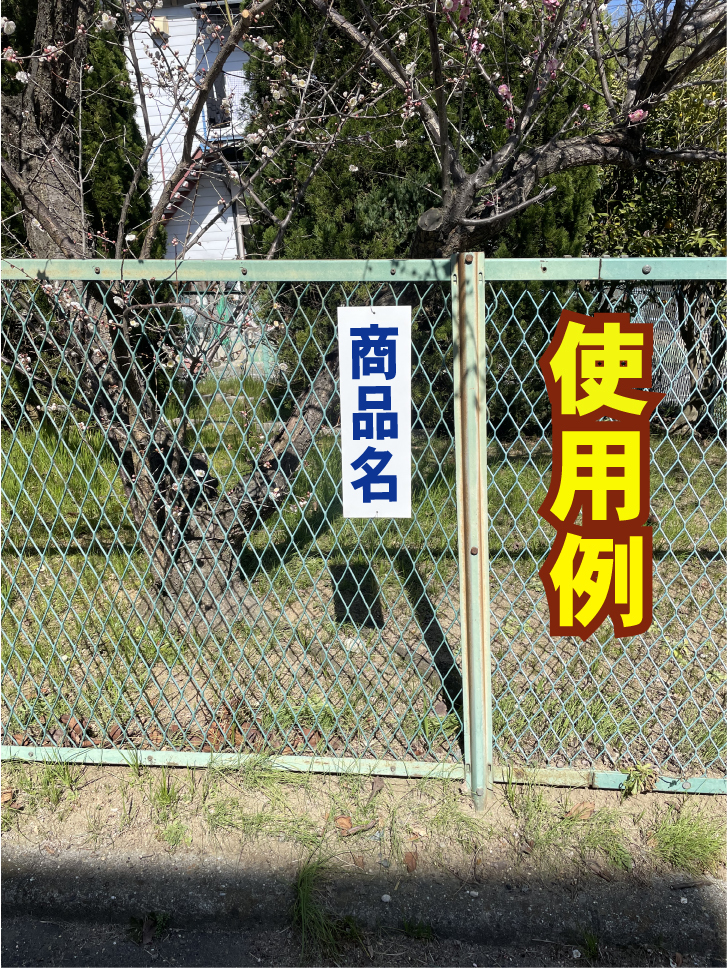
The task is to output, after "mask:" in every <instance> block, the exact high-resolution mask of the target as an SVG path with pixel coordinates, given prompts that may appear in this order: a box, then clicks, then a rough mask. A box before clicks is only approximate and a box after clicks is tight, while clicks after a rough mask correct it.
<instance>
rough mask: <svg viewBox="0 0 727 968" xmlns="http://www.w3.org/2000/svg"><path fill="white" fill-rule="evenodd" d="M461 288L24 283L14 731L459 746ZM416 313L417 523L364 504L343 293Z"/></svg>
mask: <svg viewBox="0 0 727 968" xmlns="http://www.w3.org/2000/svg"><path fill="white" fill-rule="evenodd" d="M449 299H450V296H449V286H448V285H447V286H444V287H443V286H442V284H441V283H438V282H437V283H432V284H426V283H422V284H420V285H417V286H413V285H412V286H407V285H397V286H394V285H391V284H385V285H380V284H375V285H368V284H353V283H352V284H338V283H334V284H330V285H327V284H310V283H301V284H295V283H286V282H283V283H270V284H268V283H249V284H244V285H243V284H242V283H240V284H227V285H224V284H218V283H214V282H204V283H202V282H197V283H185V284H179V285H175V284H168V283H164V284H157V283H152V282H145V281H139V282H135V283H129V284H126V285H121V284H117V285H112V286H106V287H101V286H97V285H95V284H89V283H75V284H74V283H72V282H68V283H58V284H53V283H48V284H38V283H29V282H14V283H10V282H8V283H7V284H6V286H5V288H4V290H3V322H4V327H3V369H4V377H5V379H4V388H3V397H2V413H3V431H2V433H3V454H4V468H3V523H4V530H3V545H2V553H3V562H4V571H3V574H4V577H3V586H2V587H3V631H4V636H3V639H4V646H3V649H4V651H3V684H4V688H3V730H4V740H3V742H4V743H10V744H30V745H47V744H51V745H63V746H68V745H76V746H81V747H93V746H99V747H104V746H113V747H117V748H134V749H176V750H202V751H221V752H232V751H241V752H260V753H277V754H282V755H291V754H295V755H299V756H300V755H303V756H305V755H312V754H313V753H317V754H322V755H325V754H328V755H336V756H339V757H341V756H346V757H356V758H365V757H373V758H394V759H415V760H422V761H425V762H426V761H432V762H444V761H452V762H457V761H458V760H460V759H461V756H462V752H461V743H462V736H461V734H462V684H461V671H460V656H459V638H460V636H459V619H458V613H457V609H458V606H457V590H456V577H457V528H456V505H455V497H454V495H455V479H454V440H453V430H452V427H453V382H452V345H451V344H452V340H451V333H452V330H451V311H450V307H449ZM372 301H376V302H377V303H389V304H391V303H394V302H397V301H403V302H404V303H405V304H406V305H412V306H413V312H412V318H413V341H414V347H413V350H414V352H413V395H412V396H413V407H414V415H413V502H414V510H413V515H412V518H411V520H404V519H401V520H397V519H394V520H369V521H364V520H356V521H355V520H345V519H343V517H342V509H341V502H340V493H339V492H340V470H341V453H340V428H339V427H338V426H337V422H338V412H339V405H338V400H337V345H336V342H335V319H336V309H337V307H338V306H340V305H344V304H350V305H363V304H370V303H371V302H372Z"/></svg>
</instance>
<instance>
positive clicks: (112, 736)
mask: <svg viewBox="0 0 727 968" xmlns="http://www.w3.org/2000/svg"><path fill="white" fill-rule="evenodd" d="M106 735H107V736H108V738H109V740H110V741H111V742H112V743H118V742H119V741H120V740H122V739H123V738H124V731H123V729H122V728H121V726H119V724H118V723H112V724H111V726H109V728H108V730H107V731H106Z"/></svg>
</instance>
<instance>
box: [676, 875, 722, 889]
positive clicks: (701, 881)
mask: <svg viewBox="0 0 727 968" xmlns="http://www.w3.org/2000/svg"><path fill="white" fill-rule="evenodd" d="M712 883H713V882H712V881H710V880H709V878H708V877H700V878H698V879H697V880H694V881H679V883H678V884H670V885H669V887H670V888H671V889H672V891H688V890H689V888H690V887H708V886H709V885H710V884H712Z"/></svg>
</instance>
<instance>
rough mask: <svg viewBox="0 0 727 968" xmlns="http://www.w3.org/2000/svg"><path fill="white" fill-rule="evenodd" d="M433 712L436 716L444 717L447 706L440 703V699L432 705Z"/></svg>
mask: <svg viewBox="0 0 727 968" xmlns="http://www.w3.org/2000/svg"><path fill="white" fill-rule="evenodd" d="M434 712H435V713H436V714H437V716H446V715H447V704H446V703H445V702H442V700H441V699H440V700H439V702H435V703H434Z"/></svg>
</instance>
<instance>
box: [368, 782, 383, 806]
mask: <svg viewBox="0 0 727 968" xmlns="http://www.w3.org/2000/svg"><path fill="white" fill-rule="evenodd" d="M383 789H384V778H383V777H381V776H375V777H374V778H373V780H372V781H371V793H370V794H369V798H368V800H367V801H366V802H367V803H371V801H372V800H373V799H374V797H375V796H376V794H377V793H381V791H382V790H383Z"/></svg>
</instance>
